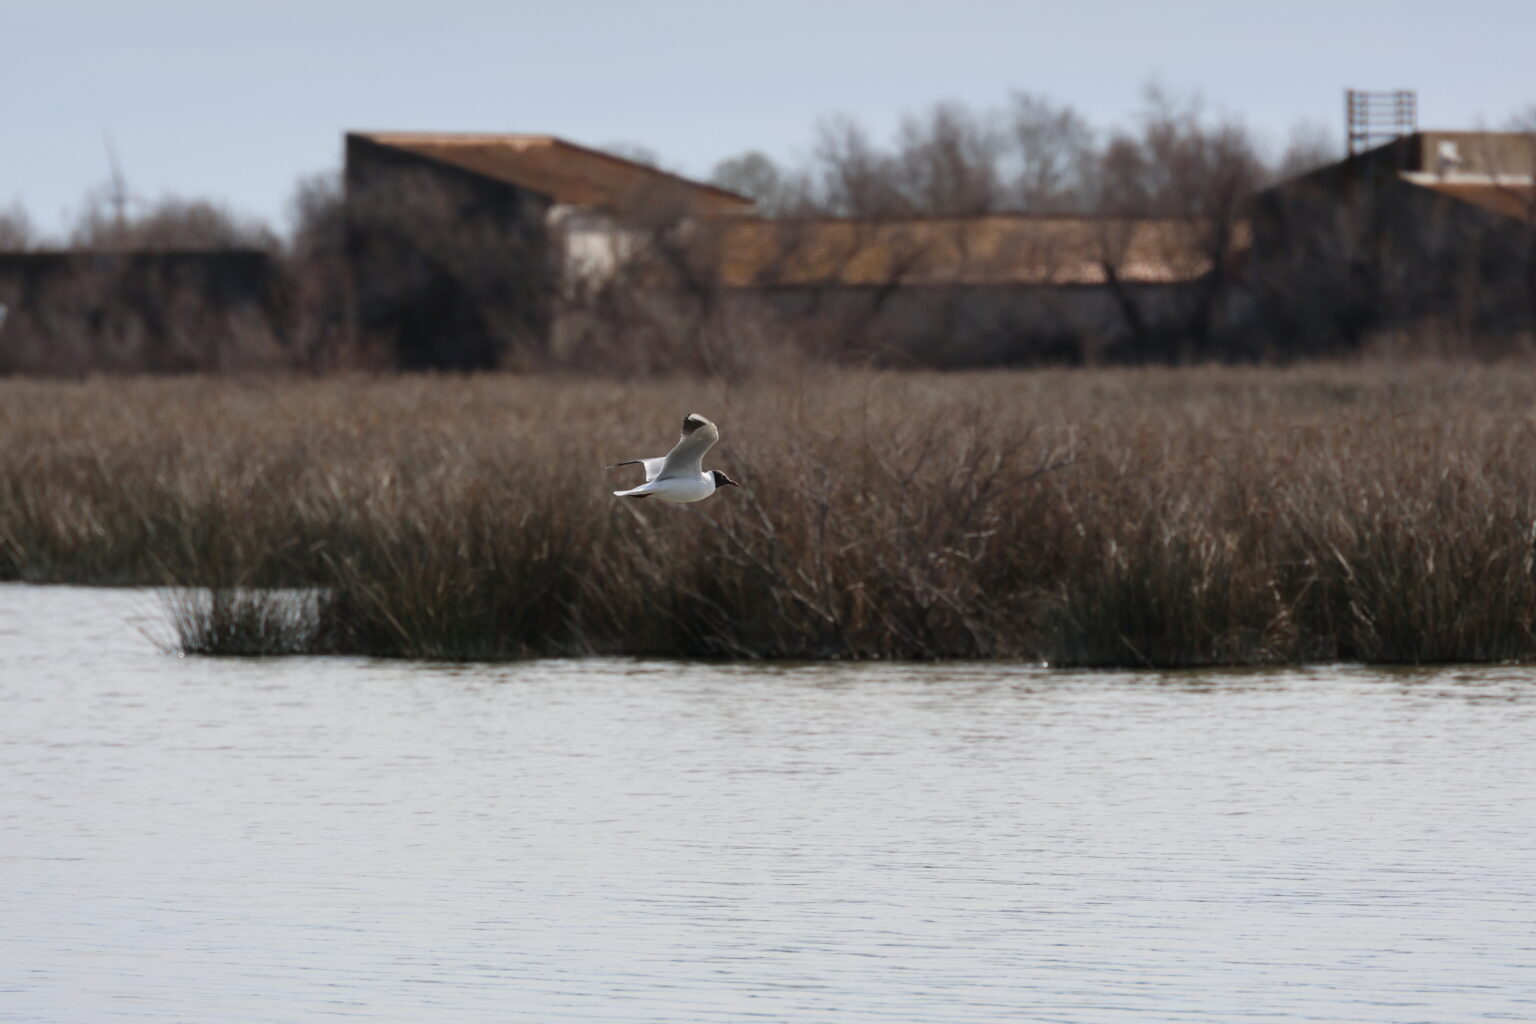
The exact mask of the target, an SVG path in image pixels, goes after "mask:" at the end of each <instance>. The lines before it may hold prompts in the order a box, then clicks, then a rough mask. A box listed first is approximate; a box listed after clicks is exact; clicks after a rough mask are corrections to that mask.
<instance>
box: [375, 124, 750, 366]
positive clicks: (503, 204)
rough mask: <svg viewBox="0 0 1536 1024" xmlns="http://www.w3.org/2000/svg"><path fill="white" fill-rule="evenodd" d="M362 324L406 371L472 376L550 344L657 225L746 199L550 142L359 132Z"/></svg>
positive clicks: (710, 213)
mask: <svg viewBox="0 0 1536 1024" xmlns="http://www.w3.org/2000/svg"><path fill="white" fill-rule="evenodd" d="M346 201H347V237H348V241H347V248H348V254H349V259H350V262H351V266H352V275H353V282H354V304H355V316H356V324H355V326H356V328H357V330H358V331H359V332H361V333H362V334H363V335H365V336H367V337H369V338H372V339H376V340H380V341H382V342H383V343H384V344H385V345H386V346H387V347H388V349H389V350H390V351H392V352H394V353H395V354H396V356H397V359H398V362H399V364H400V365H401V366H402V367H404V368H408V369H477V368H485V367H490V366H495V365H498V364H499V363H501V362H503V361H504V360H505V359H506V358H507V357H508V356H509V355H514V354H515V351H516V350H517V349H519V348H523V349H528V350H530V351H533V352H540V351H543V350H544V349H545V348H546V347H547V346H548V345H549V343H550V339H551V336H552V332H553V327H554V320H555V317H556V313H557V310H556V308H555V303H556V300H557V298H558V297H559V295H560V294H561V293H562V291H563V290H567V289H569V288H570V287H571V286H572V285H573V284H574V283H576V282H580V281H583V280H593V279H597V280H601V279H603V278H605V277H606V276H608V275H611V274H612V273H614V272H615V271H616V269H617V268H618V266H619V265H620V264H622V263H623V262H624V261H625V260H626V259H627V258H628V257H629V256H630V255H631V254H632V253H633V251H634V250H635V249H636V248H637V247H638V246H639V245H640V244H642V242H643V240H644V238H645V229H646V227H647V225H648V224H649V223H651V222H653V221H655V220H658V219H666V218H671V219H676V218H679V217H682V218H709V217H717V216H740V215H743V214H750V213H751V212H752V210H753V203H752V201H751V200H750V199H747V198H745V197H743V196H739V195H736V194H734V193H731V192H727V191H725V190H724V189H719V188H716V187H714V186H712V185H706V184H703V183H700V182H696V181H690V180H688V179H687V178H682V177H679V176H678V175H675V174H670V173H668V172H666V171H662V170H659V169H657V168H654V167H649V166H646V165H644V164H641V163H636V162H635V161H632V160H626V159H623V158H622V157H617V156H613V155H611V154H608V153H603V152H599V151H597V150H593V149H588V148H586V147H584V146H579V145H576V144H574V143H570V142H566V141H565V140H563V139H559V138H555V137H554V136H549V135H470V134H442V133H416V132H354V133H351V134H349V135H347V139H346Z"/></svg>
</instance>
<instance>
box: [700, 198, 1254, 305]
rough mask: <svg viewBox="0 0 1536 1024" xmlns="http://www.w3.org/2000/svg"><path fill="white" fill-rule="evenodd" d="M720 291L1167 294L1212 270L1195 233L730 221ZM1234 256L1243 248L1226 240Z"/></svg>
mask: <svg viewBox="0 0 1536 1024" xmlns="http://www.w3.org/2000/svg"><path fill="white" fill-rule="evenodd" d="M715 231H716V234H715V239H716V242H717V244H718V246H719V255H720V268H721V279H722V282H723V283H724V284H726V285H728V286H733V287H752V286H774V285H778V286H784V285H844V286H859V285H889V284H893V283H899V284H903V285H946V284H948V285H953V284H963V285H1001V284H1029V285H1099V284H1104V283H1105V280H1106V275H1105V271H1104V264H1105V262H1106V261H1108V262H1109V263H1110V264H1111V265H1112V266H1113V267H1114V268H1115V270H1116V272H1117V275H1118V276H1119V278H1120V279H1121V280H1123V281H1126V282H1128V283H1137V284H1171V283H1175V282H1179V281H1188V280H1192V279H1194V278H1197V277H1199V276H1201V275H1202V274H1205V273H1206V272H1207V271H1209V270H1210V269H1211V262H1210V260H1209V258H1208V257H1207V256H1206V255H1205V254H1204V253H1203V252H1202V251H1201V236H1202V234H1203V231H1204V229H1203V226H1202V225H1201V224H1199V223H1197V222H1193V221H1186V220H1177V219H1147V220H1111V219H1101V218H1088V217H1060V216H1052V217H1040V216H1026V215H1019V214H992V215H985V216H977V217H960V218H921V219H910V220H885V221H859V220H841V219H839V220H739V221H727V222H722V223H719V224H717V225H716V226H715ZM1234 235H1235V237H1234V246H1233V247H1234V250H1235V251H1234V255H1236V251H1241V250H1245V249H1246V248H1247V247H1248V246H1249V244H1250V241H1251V231H1250V228H1249V225H1248V224H1247V223H1242V224H1239V225H1238V227H1237V230H1236V231H1235V233H1234Z"/></svg>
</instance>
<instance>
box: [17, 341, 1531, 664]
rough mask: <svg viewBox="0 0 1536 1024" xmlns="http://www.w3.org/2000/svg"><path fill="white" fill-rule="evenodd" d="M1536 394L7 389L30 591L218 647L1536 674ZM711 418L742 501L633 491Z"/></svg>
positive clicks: (816, 383) (1279, 379) (1253, 385)
mask: <svg viewBox="0 0 1536 1024" xmlns="http://www.w3.org/2000/svg"><path fill="white" fill-rule="evenodd" d="M1533 398H1536V369H1533V368H1529V367H1525V366H1523V365H1508V366H1501V367H1477V366H1466V365H1463V366H1452V365H1448V364H1438V365H1432V366H1394V365H1386V364H1381V365H1356V366H1331V367H1301V368H1292V369H1285V370H1279V369H1230V368H1229V369H1190V370H1153V369H1145V370H1126V369H1121V370H1095V371H1046V372H1034V373H1012V372H991V373H984V374H952V375H941V374H920V373H908V374H893V373H878V372H872V371H851V370H850V371H828V370H822V371H818V372H817V373H816V374H814V375H805V376H795V377H794V378H793V379H786V380H782V381H774V380H768V379H765V378H754V379H749V380H747V381H746V382H745V383H737V384H735V385H727V384H725V383H723V382H721V381H718V380H696V379H691V378H690V379H674V380H664V381H646V382H639V383H624V382H617V381H611V380H586V379H576V378H561V377H553V378H551V377H543V378H522V377H514V376H480V377H472V378H457V377H439V378H392V379H365V378H335V379H325V380H315V379H306V380H291V379H273V380H265V381H256V382H249V381H247V382H236V381H208V380H199V381H193V380H136V381H120V382H110V383H109V382H84V383H65V382H25V381H6V382H0V576H3V577H5V578H9V579H20V580H29V581H34V582H89V583H116V584H152V585H171V586H178V587H189V588H208V589H206V590H198V591H195V593H199V594H203V595H205V596H203V597H198V598H196V599H195V600H193V599H192V598H188V599H187V601H188V602H189V603H186V604H184V605H183V606H182V608H183V611H185V612H186V613H187V614H180V615H179V616H178V618H177V621H176V625H177V628H178V629H179V630H180V632H181V636H182V637H183V646H184V647H185V648H186V649H187V650H196V651H226V652H240V653H255V652H257V651H260V650H263V649H266V650H271V651H281V650H300V649H302V650H306V651H312V652H318V653H332V652H335V653H366V654H373V655H381V656H391V657H421V658H475V659H495V658H515V657H527V656H539V655H552V654H559V655H582V654H615V653H647V654H664V655H679V656H690V657H727V658H742V657H751V658H940V657H967V658H1026V659H1030V660H1043V661H1048V662H1051V663H1053V664H1073V665H1201V664H1238V663H1285V662H1297V661H1312V660H1334V659H1349V660H1364V661H1405V662H1422V661H1455V660H1499V659H1520V658H1531V657H1533V656H1536V572H1533V557H1536V547H1533V541H1536V532H1533V531H1536V461H1533V460H1531V459H1530V458H1529V454H1528V453H1529V452H1531V451H1532V450H1536V415H1533V412H1532V410H1533V408H1536V406H1533V404H1532V399H1533ZM695 410H696V411H699V412H703V413H705V414H706V415H709V416H711V417H712V418H714V419H715V420H716V421H717V422H718V423H719V424H720V425H721V430H722V435H723V438H724V440H723V441H722V443H721V444H720V445H719V446H718V447H717V448H715V449H714V450H713V451H712V452H711V453H710V456H709V459H708V464H709V465H713V466H718V467H720V468H723V469H725V470H727V471H728V472H730V473H731V475H732V476H733V477H735V478H737V479H739V480H741V481H742V482H743V484H744V486H743V487H742V488H741V489H739V490H737V489H729V490H727V491H726V492H725V493H723V494H721V495H718V496H716V497H713V498H711V499H709V500H708V501H705V502H701V503H699V504H696V505H690V506H666V505H660V504H658V503H656V502H626V501H621V500H618V499H614V498H612V497H611V496H610V495H609V493H608V492H609V491H610V490H612V489H615V488H617V487H619V486H620V485H623V484H626V483H628V482H629V481H630V479H631V475H632V474H631V475H626V474H629V473H630V471H631V470H633V468H634V467H626V468H621V469H617V470H613V471H610V472H608V473H606V474H605V473H603V472H602V471H601V470H599V469H598V467H600V466H602V465H604V464H607V463H611V462H614V461H617V460H619V459H624V458H632V457H635V456H642V455H653V454H658V453H660V452H662V451H664V450H665V449H666V448H667V447H668V446H669V445H670V443H671V441H672V440H673V439H674V438H675V436H676V431H677V428H678V425H679V423H680V422H681V419H682V416H683V415H684V414H685V413H687V412H689V411H695ZM284 588H289V589H284ZM292 588H299V589H301V590H303V592H306V593H312V594H314V595H316V596H315V597H314V598H313V599H312V600H309V601H308V603H306V604H303V606H302V610H300V606H299V605H296V604H294V603H293V600H292V599H290V598H285V597H283V596H282V595H283V594H286V593H290V592H292ZM199 602H201V603H199Z"/></svg>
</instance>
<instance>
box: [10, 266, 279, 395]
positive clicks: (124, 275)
mask: <svg viewBox="0 0 1536 1024" xmlns="http://www.w3.org/2000/svg"><path fill="white" fill-rule="evenodd" d="M279 278H280V273H279V270H278V268H277V267H276V266H275V264H274V261H273V259H272V258H271V256H270V255H269V254H267V253H265V252H262V251H259V250H244V249H242V250H214V251H172V252H89V251H44V252H5V253H0V303H3V304H4V305H5V306H6V307H7V310H8V315H7V317H6V319H5V322H4V325H3V327H0V342H3V343H0V373H18V372H26V373H91V372H145V373H181V372H191V371H200V370H210V369H223V368H230V367H232V366H234V365H237V364H242V363H248V362H249V361H250V359H251V358H254V356H255V350H256V349H257V348H260V349H262V350H264V351H266V352H273V351H276V350H277V348H278V342H279V338H278V335H279V331H278V323H279V319H280V316H281V308H280V306H281V294H282V289H281V286H280V281H279ZM237 350H238V351H237Z"/></svg>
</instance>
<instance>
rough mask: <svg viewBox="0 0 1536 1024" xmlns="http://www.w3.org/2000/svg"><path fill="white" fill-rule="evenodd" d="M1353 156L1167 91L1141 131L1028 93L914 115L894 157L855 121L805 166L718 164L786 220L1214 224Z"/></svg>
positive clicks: (1151, 96) (834, 133)
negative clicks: (1071, 218)
mask: <svg viewBox="0 0 1536 1024" xmlns="http://www.w3.org/2000/svg"><path fill="white" fill-rule="evenodd" d="M1341 155H1342V153H1341V151H1340V149H1339V146H1338V144H1337V140H1336V139H1335V138H1333V137H1332V136H1331V135H1330V134H1329V132H1328V131H1327V130H1326V129H1324V128H1322V127H1320V126H1317V125H1308V124H1303V125H1298V126H1297V127H1296V128H1295V129H1293V131H1292V133H1291V137H1290V139H1289V140H1288V142H1287V144H1286V145H1285V147H1284V148H1283V149H1282V150H1281V151H1279V152H1278V153H1273V154H1271V153H1269V152H1267V147H1266V146H1265V145H1264V144H1263V143H1262V142H1261V141H1260V140H1259V139H1258V138H1256V137H1255V135H1254V134H1253V133H1252V132H1251V131H1249V129H1248V128H1247V127H1246V126H1245V125H1244V124H1243V122H1242V121H1241V120H1239V119H1238V118H1236V117H1234V116H1232V115H1228V114H1213V113H1211V112H1210V111H1208V110H1207V109H1206V108H1205V106H1204V104H1203V103H1202V102H1201V101H1200V100H1199V99H1198V98H1182V99H1181V98H1177V97H1174V96H1173V95H1171V94H1170V93H1168V92H1166V91H1164V90H1162V89H1160V88H1156V87H1149V88H1148V90H1147V92H1146V95H1145V97H1144V103H1143V107H1142V109H1141V111H1139V113H1138V114H1137V115H1136V116H1135V117H1134V118H1133V120H1132V123H1131V124H1130V125H1127V126H1120V127H1114V128H1110V129H1107V130H1106V129H1102V128H1098V127H1096V126H1094V125H1092V124H1091V123H1090V122H1089V121H1088V119H1087V118H1086V117H1084V116H1083V115H1082V114H1081V113H1079V112H1078V111H1077V110H1076V109H1074V108H1073V107H1071V106H1070V105H1066V104H1061V103H1058V102H1056V101H1054V100H1052V99H1050V98H1049V97H1046V96H1041V95H1037V94H1034V93H1028V92H1017V93H1014V94H1013V95H1012V96H1011V97H1010V98H1009V100H1008V102H1007V103H1006V104H1005V105H1004V106H1002V107H1001V108H998V109H976V108H973V107H969V106H967V105H965V104H962V103H955V102H947V103H938V104H935V105H934V106H933V107H932V108H930V109H929V110H928V111H926V112H925V113H921V114H912V115H908V116H907V117H905V118H904V119H903V120H902V122H901V125H900V128H899V129H898V131H897V133H896V136H895V138H894V139H893V140H892V141H891V142H890V144H888V145H881V144H880V143H878V142H877V141H876V140H875V139H873V138H872V137H871V135H870V133H869V131H868V129H866V128H865V127H864V126H863V125H861V124H860V123H859V122H858V121H856V120H854V119H853V118H851V117H847V116H843V115H838V116H834V117H830V118H827V119H825V120H823V121H822V122H821V123H820V124H819V125H818V126H817V128H816V133H815V141H814V144H813V146H812V148H811V149H810V151H809V153H808V155H807V156H805V157H804V158H803V159H802V160H801V161H800V162H799V163H797V164H795V165H792V166H791V165H783V164H780V163H778V162H775V161H774V160H773V159H772V158H770V157H768V156H767V155H765V154H763V153H761V152H757V151H749V152H746V153H742V154H740V155H738V156H734V157H731V158H729V159H726V160H722V161H721V162H720V163H718V164H717V165H716V166H715V168H714V172H713V174H712V180H713V181H714V182H715V183H716V184H719V185H721V186H723V187H725V188H729V189H732V190H734V191H738V192H741V193H742V194H744V195H748V196H751V197H752V198H753V199H755V200H757V202H758V206H759V208H760V209H761V210H762V211H763V212H764V213H767V214H770V215H774V216H842V217H871V218H879V217H907V216H969V215H975V214H983V213H1000V212H1019V213H1042V214H1060V213H1074V214H1075V213H1096V214H1103V215H1110V216H1127V215H1130V216H1209V215H1211V214H1213V213H1219V212H1220V211H1221V210H1222V209H1223V208H1225V207H1227V206H1230V205H1231V204H1233V203H1236V202H1238V201H1240V200H1241V199H1242V198H1243V197H1245V196H1247V195H1249V194H1251V193H1252V192H1253V191H1255V190H1256V189H1258V188H1260V187H1262V186H1264V185H1266V184H1269V183H1272V182H1275V181H1278V180H1283V179H1285V178H1289V177H1294V176H1295V175H1296V174H1299V173H1302V172H1304V171H1307V170H1310V169H1312V168H1314V167H1318V166H1321V165H1323V164H1326V163H1329V162H1331V161H1333V160H1337V159H1338V158H1339V157H1340V156H1341Z"/></svg>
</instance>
